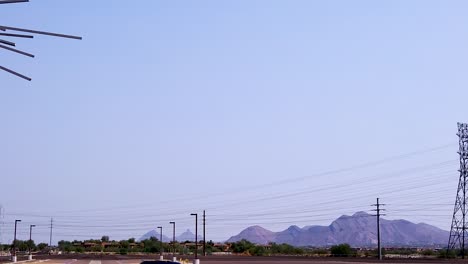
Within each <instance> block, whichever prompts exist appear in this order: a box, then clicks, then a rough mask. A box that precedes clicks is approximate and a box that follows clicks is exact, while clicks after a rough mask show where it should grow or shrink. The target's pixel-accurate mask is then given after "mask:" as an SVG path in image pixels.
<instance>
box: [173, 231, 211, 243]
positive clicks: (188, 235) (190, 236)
mask: <svg viewBox="0 0 468 264" xmlns="http://www.w3.org/2000/svg"><path fill="white" fill-rule="evenodd" d="M176 240H177V241H179V242H184V241H195V234H194V233H192V232H191V231H190V230H189V229H187V230H186V231H185V232H183V233H182V234H180V235H179V236H176ZM200 240H203V237H202V236H200V235H198V241H200ZM207 240H208V239H207Z"/></svg>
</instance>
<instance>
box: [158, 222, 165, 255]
mask: <svg viewBox="0 0 468 264" xmlns="http://www.w3.org/2000/svg"><path fill="white" fill-rule="evenodd" d="M158 228H159V237H160V240H159V242H161V250H160V251H161V256H160V257H159V259H160V260H163V259H164V257H163V242H162V226H158Z"/></svg>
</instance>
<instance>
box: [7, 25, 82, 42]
mask: <svg viewBox="0 0 468 264" xmlns="http://www.w3.org/2000/svg"><path fill="white" fill-rule="evenodd" d="M0 28H3V29H6V30H12V31H19V32H26V33H32V34H40V35H47V36H53V37H60V38H70V39H79V40H81V39H82V37H78V36H72V35H64V34H58V33H51V32H45V31H37V30H31V29H25V28H15V27H8V26H2V25H0Z"/></svg>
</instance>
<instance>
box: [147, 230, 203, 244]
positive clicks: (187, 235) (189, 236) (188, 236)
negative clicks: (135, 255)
mask: <svg viewBox="0 0 468 264" xmlns="http://www.w3.org/2000/svg"><path fill="white" fill-rule="evenodd" d="M171 234H172V232H171ZM151 237H155V238H157V239H160V233H158V232H157V231H156V230H151V231H148V232H147V233H146V234H144V235H143V236H141V237H140V239H138V241H142V240H145V239H149V238H151ZM202 239H203V238H202V237H201V236H198V241H200V240H202ZM194 240H195V234H193V233H192V232H191V231H190V230H189V229H187V230H186V231H185V232H183V233H182V234H180V235H179V236H176V241H179V242H184V241H194ZM162 241H163V242H171V241H172V237H171V238H169V237H167V236H165V235H164V234H163V236H162Z"/></svg>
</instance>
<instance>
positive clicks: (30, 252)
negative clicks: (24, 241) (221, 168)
mask: <svg viewBox="0 0 468 264" xmlns="http://www.w3.org/2000/svg"><path fill="white" fill-rule="evenodd" d="M35 226H36V225H30V226H29V257H28V258H29V260H32V248H31V247H32V243H33V242H32V228H33V227H35Z"/></svg>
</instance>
